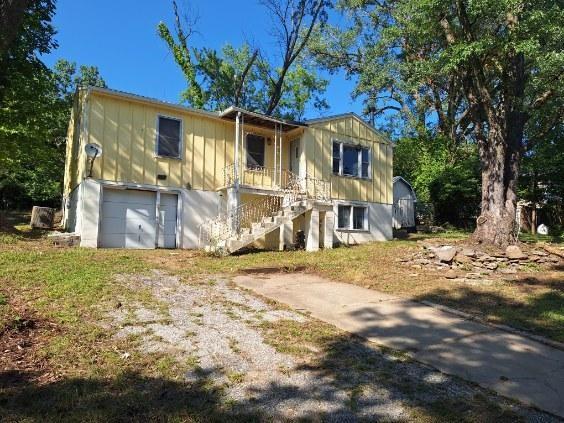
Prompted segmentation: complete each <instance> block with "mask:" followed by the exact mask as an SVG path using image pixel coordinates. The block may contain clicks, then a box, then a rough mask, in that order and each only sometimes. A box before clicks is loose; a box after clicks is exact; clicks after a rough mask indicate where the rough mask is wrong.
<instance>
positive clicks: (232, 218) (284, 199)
mask: <svg viewBox="0 0 564 423" xmlns="http://www.w3.org/2000/svg"><path fill="white" fill-rule="evenodd" d="M246 171H249V172H257V173H258V174H259V175H261V176H262V177H263V180H264V175H272V176H274V172H276V171H277V170H275V169H270V168H257V169H246ZM281 176H282V177H281V178H280V181H278V182H279V183H278V184H277V185H276V187H277V189H278V190H280V191H281V192H282V195H281V196H276V195H269V196H266V197H264V198H260V199H257V200H253V201H250V202H247V203H243V204H241V205H240V206H238V207H237V208H236V209H234V210H231V211H230V212H228V213H220V214H219V215H218V216H217V217H215V218H212V219H208V220H206V221H205V222H204V223H202V224H201V225H200V236H199V243H200V247H201V246H202V245H209V246H214V247H218V246H219V244H220V243H221V241H225V240H227V239H229V238H233V237H240V235H241V233H242V229H243V228H249V230H251V229H252V225H253V223H260V222H262V221H263V219H265V218H272V217H274V216H275V215H276V214H277V213H278V212H280V210H282V209H283V208H284V207H287V206H290V205H292V204H294V203H295V202H296V201H299V200H303V199H315V200H322V201H329V199H330V198H331V190H330V183H329V182H327V181H323V180H321V179H316V178H312V177H310V176H309V175H307V174H306V175H305V176H304V177H302V176H299V175H296V174H295V173H293V172H291V171H289V170H284V169H283V170H282V172H281ZM224 182H225V186H232V185H233V184H234V183H235V166H234V165H233V164H231V165H228V166H226V167H225V168H224Z"/></svg>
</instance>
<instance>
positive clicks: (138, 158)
mask: <svg viewBox="0 0 564 423" xmlns="http://www.w3.org/2000/svg"><path fill="white" fill-rule="evenodd" d="M132 119H133V128H132V134H131V135H132V136H131V153H130V154H131V182H133V183H137V184H140V183H143V181H144V179H145V169H144V164H145V160H144V159H145V111H144V110H143V108H141V107H139V106H137V105H135V106H134V107H133V117H132Z"/></svg>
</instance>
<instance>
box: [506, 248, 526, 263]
mask: <svg viewBox="0 0 564 423" xmlns="http://www.w3.org/2000/svg"><path fill="white" fill-rule="evenodd" d="M505 255H506V256H507V258H509V259H510V260H522V259H526V258H527V256H526V255H525V254H523V251H521V249H520V248H519V247H518V246H516V245H510V246H508V247H507V248H506V249H505Z"/></svg>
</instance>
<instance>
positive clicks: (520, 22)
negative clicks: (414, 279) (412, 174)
mask: <svg viewBox="0 0 564 423" xmlns="http://www.w3.org/2000/svg"><path fill="white" fill-rule="evenodd" d="M341 8H342V10H343V11H345V12H346V13H350V16H351V19H350V21H351V25H350V26H349V27H348V29H347V30H346V31H344V32H343V31H339V29H338V28H333V30H332V31H327V32H326V33H327V34H329V35H330V36H329V37H328V39H329V41H328V42H322V41H319V40H318V42H317V43H316V44H315V45H313V49H312V51H313V52H314V53H315V54H316V55H317V56H318V57H319V59H320V61H321V62H322V63H325V64H326V65H327V66H331V67H333V68H334V66H342V67H344V68H345V69H346V70H347V72H348V74H349V75H351V76H352V75H356V76H358V84H357V86H356V90H355V94H356V95H363V96H365V99H366V102H367V107H368V108H370V107H372V108H376V112H377V113H385V112H389V111H393V112H396V113H399V114H401V115H402V116H403V119H404V121H405V122H406V123H407V124H408V125H409V126H410V127H411V128H413V130H415V131H419V133H421V132H424V131H427V130H431V131H433V132H435V133H437V134H441V135H446V138H445V140H446V141H447V142H449V143H453V144H456V143H461V142H471V143H476V144H477V146H478V152H479V157H480V163H481V169H482V171H481V187H482V192H481V212H480V216H479V217H478V219H477V227H476V230H475V232H474V237H475V239H476V240H478V241H480V242H489V243H493V244H496V245H498V246H505V245H507V244H510V243H512V242H514V241H515V211H516V201H517V181H518V175H519V165H520V158H521V156H522V154H523V151H525V150H526V149H527V148H528V147H527V144H528V142H529V136H528V133H529V131H530V127H531V126H532V125H534V124H535V123H536V122H535V120H534V119H531V116H533V115H534V116H537V117H538V118H539V119H540V120H541V121H542V122H558V121H559V118H560V119H561V118H562V110H563V107H562V93H563V90H564V84H562V79H563V74H564V72H563V69H564V56H563V55H562V52H561V48H562V47H561V46H562V45H563V42H564V33H563V32H562V31H561V28H562V25H563V24H564V12H563V10H562V7H561V4H558V2H553V1H550V0H539V1H534V2H533V1H528V0H434V1H428V0H394V1H392V0H343V1H342V3H341ZM548 125H549V126H550V123H548Z"/></svg>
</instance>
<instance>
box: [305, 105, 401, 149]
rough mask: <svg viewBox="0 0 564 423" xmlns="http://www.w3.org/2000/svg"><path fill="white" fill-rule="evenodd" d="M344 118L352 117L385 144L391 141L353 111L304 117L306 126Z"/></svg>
mask: <svg viewBox="0 0 564 423" xmlns="http://www.w3.org/2000/svg"><path fill="white" fill-rule="evenodd" d="M344 118H352V119H354V120H356V121H358V122H359V123H360V124H361V125H363V126H364V127H365V128H366V129H368V130H369V131H371V132H373V133H374V134H376V135H377V136H378V137H379V138H381V139H382V140H383V141H384V142H386V143H387V144H391V141H390V140H389V139H388V137H387V136H386V135H384V134H383V133H382V132H380V131H379V130H378V129H376V128H375V127H374V125H371V124H370V123H368V122H366V121H365V120H364V119H363V118H362V117H360V116H359V115H357V114H356V113H354V112H347V113H340V114H336V115H330V116H324V117H320V118H315V119H306V120H305V123H306V125H308V126H313V125H317V124H319V123H325V122H330V121H334V120H339V119H344Z"/></svg>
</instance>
